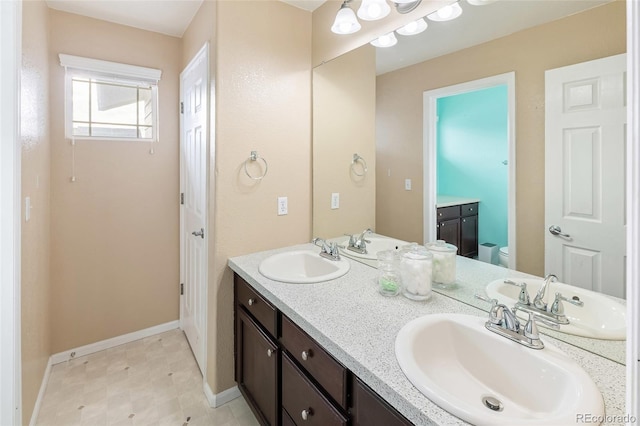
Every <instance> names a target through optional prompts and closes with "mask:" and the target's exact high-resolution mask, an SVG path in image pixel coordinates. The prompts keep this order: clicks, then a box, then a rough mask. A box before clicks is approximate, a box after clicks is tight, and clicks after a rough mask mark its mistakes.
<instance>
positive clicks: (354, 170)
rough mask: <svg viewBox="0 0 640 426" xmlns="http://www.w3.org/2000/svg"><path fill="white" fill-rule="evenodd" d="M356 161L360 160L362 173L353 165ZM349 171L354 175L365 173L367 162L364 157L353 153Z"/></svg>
mask: <svg viewBox="0 0 640 426" xmlns="http://www.w3.org/2000/svg"><path fill="white" fill-rule="evenodd" d="M358 162H362V173H358V172H357V171H356V168H355V167H354V166H355V165H356V163H358ZM351 171H352V172H353V174H354V175H356V176H364V175H366V174H367V162H366V161H365V159H364V158H362V157H361V156H359V155H358V154H357V153H356V154H353V160H351Z"/></svg>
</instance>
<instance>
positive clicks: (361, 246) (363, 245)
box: [347, 228, 373, 254]
mask: <svg viewBox="0 0 640 426" xmlns="http://www.w3.org/2000/svg"><path fill="white" fill-rule="evenodd" d="M372 232H373V231H372V230H371V228H367V229H365V230H364V231H362V234H360V236H359V237H356V236H355V235H349V234H347V235H348V236H349V245H348V246H347V250H351V251H355V252H356V253H360V254H367V243H370V242H371V241H368V240H366V239H365V238H364V237H365V235H367V234H370V233H372Z"/></svg>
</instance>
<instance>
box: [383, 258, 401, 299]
mask: <svg viewBox="0 0 640 426" xmlns="http://www.w3.org/2000/svg"><path fill="white" fill-rule="evenodd" d="M399 266H400V254H399V253H398V251H397V250H384V251H379V252H378V291H379V292H380V294H382V295H383V296H396V295H397V294H398V293H400V271H399V269H398V267H399Z"/></svg>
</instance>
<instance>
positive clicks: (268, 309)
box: [234, 275, 278, 336]
mask: <svg viewBox="0 0 640 426" xmlns="http://www.w3.org/2000/svg"><path fill="white" fill-rule="evenodd" d="M234 282H235V289H236V303H238V304H239V305H240V306H244V308H245V309H246V310H247V311H248V312H249V313H251V315H253V317H254V318H255V319H256V320H258V322H259V323H260V324H261V325H262V326H263V327H264V328H265V329H266V330H267V331H268V332H269V333H271V335H272V336H275V335H276V330H277V318H278V311H277V310H276V308H275V307H273V305H271V303H269V302H267V301H266V300H265V299H264V298H263V297H262V296H260V295H259V294H258V293H256V291H255V290H254V289H253V288H251V286H250V285H249V284H247V282H246V281H245V280H243V279H242V278H241V277H240V276H238V275H235V278H234Z"/></svg>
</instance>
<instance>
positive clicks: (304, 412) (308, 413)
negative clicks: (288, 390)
mask: <svg viewBox="0 0 640 426" xmlns="http://www.w3.org/2000/svg"><path fill="white" fill-rule="evenodd" d="M300 415H301V416H302V420H307V419H308V418H309V416H313V410H312V409H311V407H309V408H307V409H306V410H302V413H300Z"/></svg>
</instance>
